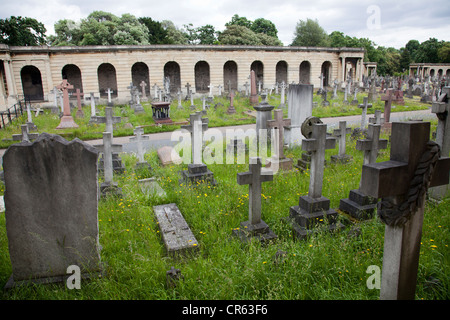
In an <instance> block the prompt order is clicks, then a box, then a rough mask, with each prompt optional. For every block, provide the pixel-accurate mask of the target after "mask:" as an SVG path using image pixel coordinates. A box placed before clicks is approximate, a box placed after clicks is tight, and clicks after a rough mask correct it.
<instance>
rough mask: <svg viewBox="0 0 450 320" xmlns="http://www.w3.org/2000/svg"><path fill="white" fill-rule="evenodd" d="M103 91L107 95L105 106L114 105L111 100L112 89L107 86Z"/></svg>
mask: <svg viewBox="0 0 450 320" xmlns="http://www.w3.org/2000/svg"><path fill="white" fill-rule="evenodd" d="M105 92H106V94H107V95H108V102H107V103H106V106H108V107H114V103H113V102H112V100H111V95H112V94H113V93H114V91H113V90H111V88H108V89H106V90H105Z"/></svg>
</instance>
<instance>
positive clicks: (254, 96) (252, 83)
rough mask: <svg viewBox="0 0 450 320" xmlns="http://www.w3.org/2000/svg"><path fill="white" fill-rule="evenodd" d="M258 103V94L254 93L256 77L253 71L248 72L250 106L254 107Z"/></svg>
mask: <svg viewBox="0 0 450 320" xmlns="http://www.w3.org/2000/svg"><path fill="white" fill-rule="evenodd" d="M258 102H259V99H258V94H257V93H256V76H255V71H253V70H252V71H251V72H250V104H251V105H252V106H256V105H257V104H258Z"/></svg>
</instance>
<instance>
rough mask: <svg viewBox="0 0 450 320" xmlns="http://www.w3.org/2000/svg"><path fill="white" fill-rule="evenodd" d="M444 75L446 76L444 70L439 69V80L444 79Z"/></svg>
mask: <svg viewBox="0 0 450 320" xmlns="http://www.w3.org/2000/svg"><path fill="white" fill-rule="evenodd" d="M443 75H444V70H442V69H439V70H438V78H439V79H440V78H442V76H443Z"/></svg>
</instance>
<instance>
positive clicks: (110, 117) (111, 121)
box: [96, 107, 122, 134]
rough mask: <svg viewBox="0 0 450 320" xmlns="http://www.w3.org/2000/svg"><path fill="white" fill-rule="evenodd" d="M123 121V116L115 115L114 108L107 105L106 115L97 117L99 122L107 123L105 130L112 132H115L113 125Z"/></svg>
mask: <svg viewBox="0 0 450 320" xmlns="http://www.w3.org/2000/svg"><path fill="white" fill-rule="evenodd" d="M121 121H122V117H116V116H113V108H111V107H105V116H104V117H96V122H97V123H105V124H106V127H105V131H106V132H111V134H113V131H114V129H113V125H114V123H120V122H121Z"/></svg>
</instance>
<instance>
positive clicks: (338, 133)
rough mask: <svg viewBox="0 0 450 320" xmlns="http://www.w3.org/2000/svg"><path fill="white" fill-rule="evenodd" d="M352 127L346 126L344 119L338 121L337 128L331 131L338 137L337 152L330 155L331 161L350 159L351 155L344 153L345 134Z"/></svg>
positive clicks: (349, 131)
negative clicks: (334, 154) (335, 154)
mask: <svg viewBox="0 0 450 320" xmlns="http://www.w3.org/2000/svg"><path fill="white" fill-rule="evenodd" d="M351 131H352V129H351V128H347V122H346V121H339V129H336V130H334V131H333V136H334V137H337V138H338V139H339V154H338V155H337V156H331V160H332V161H340V162H348V161H349V160H351V158H352V157H351V156H349V155H348V154H345V146H346V138H345V137H346V135H347V134H349V133H351Z"/></svg>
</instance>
